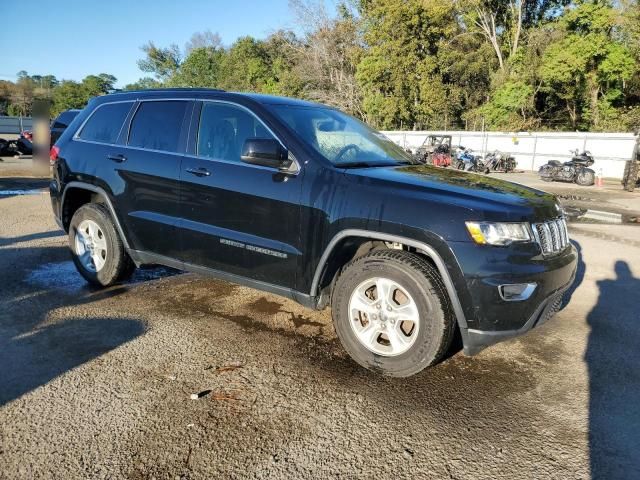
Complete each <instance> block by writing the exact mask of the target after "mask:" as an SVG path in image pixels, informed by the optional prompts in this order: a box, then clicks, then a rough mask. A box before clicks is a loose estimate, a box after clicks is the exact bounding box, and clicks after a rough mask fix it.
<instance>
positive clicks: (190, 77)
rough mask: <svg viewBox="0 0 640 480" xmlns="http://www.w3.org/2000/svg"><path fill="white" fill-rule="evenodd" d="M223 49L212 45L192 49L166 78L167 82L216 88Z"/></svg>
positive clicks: (177, 84)
mask: <svg viewBox="0 0 640 480" xmlns="http://www.w3.org/2000/svg"><path fill="white" fill-rule="evenodd" d="M223 57H224V50H221V49H216V48H213V47H198V48H195V49H192V50H191V51H190V53H189V55H188V56H187V58H185V59H184V61H183V62H182V64H181V65H180V68H179V69H178V70H177V71H176V72H175V74H174V75H173V76H172V77H171V78H170V79H168V81H167V84H168V85H171V86H176V87H208V88H217V87H218V84H219V81H220V64H221V62H222V59H223Z"/></svg>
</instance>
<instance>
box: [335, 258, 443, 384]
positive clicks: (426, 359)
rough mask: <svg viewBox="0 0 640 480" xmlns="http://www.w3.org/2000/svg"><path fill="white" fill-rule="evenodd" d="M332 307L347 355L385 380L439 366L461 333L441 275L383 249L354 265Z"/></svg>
mask: <svg viewBox="0 0 640 480" xmlns="http://www.w3.org/2000/svg"><path fill="white" fill-rule="evenodd" d="M331 308H332V314H333V323H334V326H335V329H336V333H337V335H338V338H339V339H340V342H341V343H342V345H343V347H344V348H345V350H346V351H347V353H349V355H350V356H351V358H353V359H354V360H355V361H356V362H357V363H359V364H360V365H362V366H363V367H365V368H368V369H370V370H374V371H377V372H380V373H382V374H383V375H389V376H394V377H408V376H410V375H414V374H416V373H418V372H420V371H421V370H423V369H424V368H426V367H428V366H430V365H432V364H434V363H436V362H437V361H439V360H440V359H441V358H442V357H443V355H444V354H445V353H446V352H447V350H448V349H449V347H450V345H451V341H452V338H453V334H454V331H455V317H454V315H453V313H452V308H451V304H450V301H449V297H448V295H447V292H446V289H445V287H444V284H443V282H442V279H441V278H440V275H439V273H438V271H437V270H436V269H435V268H434V267H433V266H432V265H431V264H430V263H429V262H427V261H426V260H425V259H423V258H422V257H420V256H418V255H415V254H413V253H409V252H404V251H398V250H378V251H375V252H373V253H370V254H368V255H366V256H364V257H360V258H358V259H356V260H354V261H352V262H351V263H349V264H348V265H347V266H346V267H345V268H344V269H343V270H342V273H341V274H340V276H339V277H338V280H337V281H336V284H335V286H334V289H333V295H332V299H331Z"/></svg>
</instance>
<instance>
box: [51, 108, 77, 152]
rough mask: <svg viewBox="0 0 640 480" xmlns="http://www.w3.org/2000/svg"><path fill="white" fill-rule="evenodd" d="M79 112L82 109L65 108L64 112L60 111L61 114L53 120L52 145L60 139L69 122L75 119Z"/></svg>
mask: <svg viewBox="0 0 640 480" xmlns="http://www.w3.org/2000/svg"><path fill="white" fill-rule="evenodd" d="M78 113H80V110H75V109H71V110H65V111H64V112H62V113H60V115H58V116H57V117H56V118H55V119H54V120H52V122H51V137H50V140H51V145H53V144H54V143H56V142H57V141H58V138H60V135H62V132H64V131H65V130H66V129H67V127H68V126H69V124H70V123H71V122H72V121H73V119H74V118H76V117H77V116H78Z"/></svg>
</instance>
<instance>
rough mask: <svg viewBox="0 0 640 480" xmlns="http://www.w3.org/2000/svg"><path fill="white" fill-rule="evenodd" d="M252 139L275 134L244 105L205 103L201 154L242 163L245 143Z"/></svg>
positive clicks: (200, 138)
mask: <svg viewBox="0 0 640 480" xmlns="http://www.w3.org/2000/svg"><path fill="white" fill-rule="evenodd" d="M248 138H266V139H273V138H274V137H273V135H271V133H270V132H269V131H268V130H267V129H266V127H265V126H264V125H263V124H262V123H261V122H260V121H259V120H258V119H257V118H256V117H254V116H253V115H252V114H250V113H249V112H247V111H246V110H244V109H242V108H239V107H235V106H233V105H226V104H222V103H213V102H212V103H208V102H205V103H204V104H203V105H202V112H201V113H200V127H199V129H198V155H199V156H201V157H207V158H214V159H216V160H229V161H232V162H240V153H241V151H242V146H243V145H244V142H245V140H247V139H248Z"/></svg>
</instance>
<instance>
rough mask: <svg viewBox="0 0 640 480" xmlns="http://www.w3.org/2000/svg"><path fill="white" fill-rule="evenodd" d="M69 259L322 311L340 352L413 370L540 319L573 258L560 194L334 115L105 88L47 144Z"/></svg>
mask: <svg viewBox="0 0 640 480" xmlns="http://www.w3.org/2000/svg"><path fill="white" fill-rule="evenodd" d="M51 157H52V161H53V163H54V177H53V179H52V181H51V186H50V190H51V200H52V204H53V210H54V212H55V215H56V218H57V220H58V222H59V224H60V226H61V227H62V228H64V230H65V231H67V232H68V234H69V244H70V248H71V252H72V254H73V260H74V262H75V265H76V266H77V268H78V271H79V272H80V274H82V276H83V277H84V278H85V279H86V280H87V281H88V282H90V283H92V284H96V285H100V286H108V285H111V284H113V283H115V282H118V281H120V280H122V279H124V278H126V277H127V276H128V275H130V274H131V272H132V271H133V269H134V268H135V267H136V266H140V265H145V264H162V265H167V266H171V267H175V268H178V269H182V270H187V271H193V272H197V273H200V274H205V275H212V276H214V277H217V278H221V279H224V280H228V281H231V282H235V283H238V284H243V285H247V286H250V287H253V288H257V289H261V290H264V291H268V292H271V293H275V294H278V295H282V296H285V297H289V298H291V299H293V300H295V301H297V302H299V303H301V304H303V305H305V306H307V307H310V308H315V309H322V308H325V307H327V306H329V305H330V307H331V310H332V314H333V321H334V325H335V329H336V333H337V335H338V337H339V339H340V341H341V342H342V345H343V346H344V348H345V349H346V350H347V352H348V353H349V354H350V355H351V357H353V359H354V360H355V361H356V362H358V363H359V364H361V365H363V366H364V367H367V368H370V369H374V370H376V371H379V372H381V373H383V374H386V375H393V376H409V375H412V374H415V373H417V372H419V371H420V370H422V369H423V368H425V367H427V366H429V365H431V364H433V363H435V362H437V361H438V360H439V359H441V358H442V356H443V355H444V354H445V353H446V352H447V350H448V348H449V347H450V344H451V342H452V338H453V337H454V334H455V332H456V330H458V331H459V332H460V334H461V337H462V342H463V347H464V352H465V353H466V354H474V353H477V352H479V351H480V350H482V349H483V348H485V347H487V346H489V345H491V344H494V343H496V342H498V341H501V340H503V339H506V338H509V337H513V336H515V335H518V334H521V333H524V332H526V331H528V330H529V329H531V328H533V327H535V326H537V325H539V324H540V323H542V322H544V321H545V320H547V319H548V318H549V317H550V316H551V315H552V314H553V313H555V311H556V310H557V309H558V308H559V305H560V303H561V297H562V293H563V291H564V290H566V289H567V288H568V287H569V286H570V284H571V282H572V280H573V278H574V275H575V270H576V263H577V256H576V251H575V249H574V247H573V246H572V244H571V243H570V242H569V238H568V235H567V228H566V224H565V220H564V218H563V215H562V212H561V210H560V208H559V206H558V203H557V202H556V199H555V198H554V197H553V196H552V195H549V194H547V193H544V192H541V191H538V190H534V189H531V188H527V187H524V186H520V185H516V184H513V183H509V182H504V181H500V180H496V179H493V178H488V177H485V176H479V175H476V174H470V173H465V172H460V171H454V170H451V169H442V168H436V167H432V166H427V165H422V164H416V163H414V161H413V160H412V158H411V156H410V155H409V154H407V153H406V152H404V151H403V150H402V149H401V148H400V147H398V146H397V145H395V144H394V143H392V142H391V141H389V140H388V139H387V138H385V137H384V136H383V135H382V134H380V133H378V132H376V131H374V130H372V129H371V128H369V127H367V126H366V125H365V124H363V123H362V122H360V121H358V120H356V119H355V118H353V117H350V116H349V115H346V114H344V113H342V112H340V111H339V110H336V109H334V108H331V107H327V106H324V105H320V104H316V103H310V102H305V101H300V100H294V99H289V98H279V97H273V96H264V95H256V94H240V93H227V92H223V91H218V90H208V89H169V90H148V91H140V92H126V93H117V94H111V95H105V96H102V97H99V98H95V99H93V100H92V101H90V103H89V105H88V106H87V107H86V108H85V109H84V110H82V112H80V114H79V115H78V116H77V117H76V118H75V119H74V120H73V122H72V123H71V125H70V126H69V128H67V129H66V130H65V132H64V133H63V134H62V136H61V138H60V139H59V141H58V142H57V143H56V145H54V147H53V148H52V151H51Z"/></svg>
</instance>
